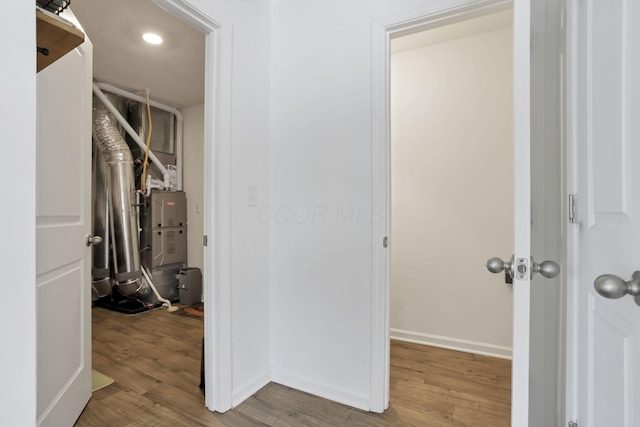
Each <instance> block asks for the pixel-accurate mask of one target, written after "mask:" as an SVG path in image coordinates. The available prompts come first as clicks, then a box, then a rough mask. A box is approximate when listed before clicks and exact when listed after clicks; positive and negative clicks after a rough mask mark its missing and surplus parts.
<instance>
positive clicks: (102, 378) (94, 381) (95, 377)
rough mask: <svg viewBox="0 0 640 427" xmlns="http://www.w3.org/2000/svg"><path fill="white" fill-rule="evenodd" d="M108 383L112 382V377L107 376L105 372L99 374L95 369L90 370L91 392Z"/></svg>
mask: <svg viewBox="0 0 640 427" xmlns="http://www.w3.org/2000/svg"><path fill="white" fill-rule="evenodd" d="M110 384H113V378H111V377H108V376H106V375H105V374H101V373H100V372H98V371H96V370H95V369H92V370H91V392H92V393H93V392H95V391H98V390H100V389H101V388H105V387H106V386H108V385H110Z"/></svg>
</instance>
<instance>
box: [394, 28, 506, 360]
mask: <svg viewBox="0 0 640 427" xmlns="http://www.w3.org/2000/svg"><path fill="white" fill-rule="evenodd" d="M455 25H457V26H470V25H473V24H472V23H470V22H463V23H458V24H455ZM392 43H393V42H392ZM512 57H513V55H512V29H511V28H503V29H499V30H497V31H491V32H483V33H481V34H477V35H474V36H469V37H463V38H456V39H453V40H449V41H446V42H443V43H437V44H432V45H429V46H425V47H420V48H416V49H412V50H408V51H403V52H398V53H395V54H393V55H392V56H391V108H392V112H391V139H392V152H391V158H392V166H391V168H392V232H391V336H392V337H393V338H400V339H408V340H412V341H416V342H419V343H424V344H433V345H439V346H447V347H451V348H456V349H460V350H464V351H470V352H480V353H486V354H493V355H498V356H502V357H510V356H511V342H512V336H511V333H512V316H513V292H512V288H511V286H510V285H505V284H504V280H503V279H504V275H498V276H496V275H493V274H490V273H489V272H487V270H486V268H485V267H484V263H485V261H486V260H487V258H489V257H491V256H500V257H503V258H504V257H509V256H510V253H511V252H512V251H513V238H514V236H513V204H514V201H513V166H512V163H513V90H512V87H513V78H512V74H513V73H512Z"/></svg>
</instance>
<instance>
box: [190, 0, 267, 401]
mask: <svg viewBox="0 0 640 427" xmlns="http://www.w3.org/2000/svg"><path fill="white" fill-rule="evenodd" d="M189 3H191V4H192V5H193V6H194V7H196V8H197V9H199V10H201V11H203V12H205V13H208V14H209V15H210V16H211V17H212V18H213V19H220V20H222V21H223V22H226V23H229V24H230V25H232V26H233V64H232V67H233V76H232V80H233V87H232V88H231V93H232V111H231V118H232V123H231V127H232V128H231V138H232V140H231V158H232V162H231V182H232V189H231V248H232V253H231V262H232V271H231V288H232V295H231V299H232V325H231V327H232V331H233V342H232V358H233V359H232V364H233V378H232V382H233V403H234V404H237V403H239V402H240V401H242V400H243V399H244V398H246V397H248V396H250V395H251V394H252V393H253V392H255V391H256V390H258V389H259V388H260V387H262V386H263V385H265V384H266V383H267V382H268V381H269V380H270V343H271V339H270V337H271V333H270V324H269V322H268V319H269V317H270V311H269V310H270V309H269V298H270V297H269V257H270V254H269V227H268V226H267V225H266V224H262V223H260V222H259V221H258V220H257V215H256V209H257V208H250V207H247V187H248V186H249V185H252V184H255V185H257V186H258V201H259V202H262V201H263V200H268V197H269V77H270V69H269V56H270V31H271V30H270V2H269V1H268V0H243V1H238V0H190V1H189ZM206 120H212V118H211V117H205V121H206ZM211 188H213V185H212V187H211Z"/></svg>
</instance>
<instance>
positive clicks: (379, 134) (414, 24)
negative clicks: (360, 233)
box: [369, 0, 513, 412]
mask: <svg viewBox="0 0 640 427" xmlns="http://www.w3.org/2000/svg"><path fill="white" fill-rule="evenodd" d="M511 7H513V1H512V0H441V1H439V2H437V3H434V4H432V5H429V6H426V7H423V8H420V9H416V10H412V11H409V12H405V13H402V14H398V15H394V16H391V17H387V18H384V19H381V20H378V21H375V22H374V23H373V25H372V40H373V43H372V68H373V72H372V91H373V93H372V165H371V170H372V203H371V205H372V209H373V221H372V224H371V227H372V230H371V234H372V238H373V240H372V245H371V246H372V253H371V265H372V272H371V275H372V284H371V286H372V291H371V293H372V301H371V390H370V396H371V400H370V402H369V409H370V410H371V411H373V412H382V411H384V410H385V409H387V407H388V406H389V364H390V331H389V289H390V284H389V282H390V279H389V257H390V253H389V251H388V250H387V249H385V248H384V247H383V244H382V242H383V239H384V238H385V236H389V231H390V230H391V201H390V197H389V195H390V194H391V176H390V171H391V163H390V160H391V159H390V152H391V135H390V117H391V116H390V105H391V104H390V90H389V81H390V66H389V63H390V51H389V43H390V40H391V39H392V38H395V37H399V36H403V35H408V34H412V33H415V32H419V31H424V30H428V29H432V28H437V27H440V26H443V25H449V24H452V23H455V22H460V21H464V20H467V19H472V18H474V17H476V16H482V15H486V14H489V13H494V12H499V11H502V10H506V9H509V8H511Z"/></svg>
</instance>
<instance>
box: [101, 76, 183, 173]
mask: <svg viewBox="0 0 640 427" xmlns="http://www.w3.org/2000/svg"><path fill="white" fill-rule="evenodd" d="M93 93H94V94H95V95H96V96H97V97H98V99H100V101H102V103H103V104H104V106H105V107H106V108H107V109H108V110H109V112H110V113H111V114H113V115H114V117H115V118H116V120H117V121H118V123H120V125H121V126H122V127H123V128H124V129H125V130H126V131H127V133H128V134H129V136H131V138H132V139H133V140H134V141H135V142H136V144H138V145H139V146H140V148H142V149H143V150H146V149H147V144H145V142H144V141H143V140H142V138H140V135H138V134H137V133H136V131H135V130H133V128H132V127H131V125H130V124H129V123H128V122H127V120H126V119H125V118H124V117H122V114H120V112H119V111H118V109H117V108H116V107H115V106H114V105H113V104H112V103H111V101H109V98H107V95H105V94H104V92H102V91H101V90H100V88H99V87H98V86H97V85H96V84H95V83H94V84H93ZM145 102H146V101H145ZM149 158H150V159H151V161H152V162H153V164H154V165H156V166H157V167H158V169H160V172H161V173H162V176H163V180H164V181H165V183H168V180H169V172H168V171H167V168H166V167H165V166H164V165H163V164H162V162H161V161H160V160H158V158H157V157H156V155H155V154H153V153H152V152H151V151H149ZM178 175H179V174H178Z"/></svg>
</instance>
